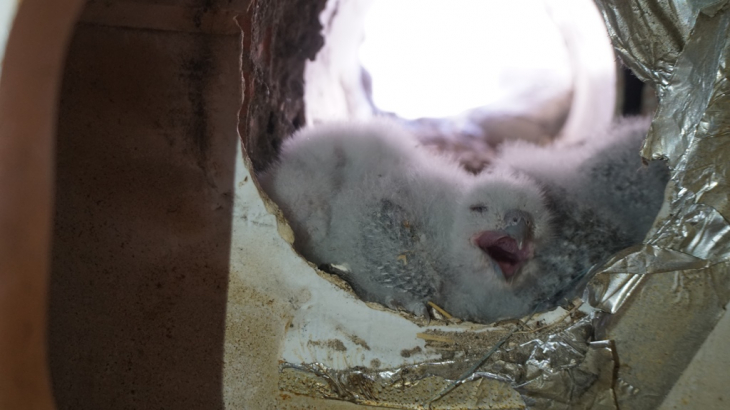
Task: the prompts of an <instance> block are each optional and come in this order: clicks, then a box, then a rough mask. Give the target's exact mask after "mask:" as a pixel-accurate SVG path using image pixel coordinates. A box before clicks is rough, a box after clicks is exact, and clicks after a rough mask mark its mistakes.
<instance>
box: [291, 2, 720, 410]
mask: <svg viewBox="0 0 730 410" xmlns="http://www.w3.org/2000/svg"><path fill="white" fill-rule="evenodd" d="M596 3H597V5H598V7H599V9H600V10H601V13H602V14H603V16H604V19H605V21H606V23H607V25H608V31H609V34H610V36H611V39H612V41H613V44H614V46H615V48H616V50H617V53H618V55H619V56H620V58H621V60H622V61H623V62H624V63H625V64H626V65H627V66H629V67H630V68H631V69H632V70H633V71H634V72H635V73H636V74H637V76H639V77H640V78H641V79H642V80H644V81H646V82H648V83H649V84H650V85H652V86H653V87H654V88H655V89H656V91H657V95H658V96H659V100H660V104H659V108H658V111H657V113H656V115H655V118H654V122H653V123H652V127H651V130H650V132H649V135H648V137H647V141H646V143H645V145H644V148H643V150H642V155H643V156H644V157H645V158H647V159H664V160H666V161H668V164H669V165H670V167H671V171H672V176H671V182H670V184H669V186H668V188H667V193H666V203H665V207H664V209H663V210H662V212H661V213H660V216H659V217H658V219H657V222H656V224H655V226H654V228H653V229H652V231H651V232H650V233H649V234H648V235H647V238H646V240H645V243H644V244H642V245H639V246H636V247H633V248H629V249H626V250H625V251H623V252H621V253H620V254H618V255H615V256H614V257H613V258H612V259H611V260H610V261H609V262H608V263H606V265H605V266H604V267H602V268H601V269H600V271H599V273H598V274H597V275H596V276H595V277H594V279H593V280H592V281H591V282H590V284H589V286H588V287H587V289H586V294H585V296H584V298H583V300H584V301H586V302H587V303H588V304H590V305H591V306H592V307H593V308H592V309H591V308H587V305H583V306H581V307H580V308H578V307H577V303H579V302H576V305H575V306H572V307H571V306H568V307H566V308H565V309H562V310H560V309H559V310H560V311H562V312H565V315H564V316H563V317H560V318H559V319H558V320H553V321H552V322H551V323H550V324H547V325H546V324H545V323H542V322H541V320H540V317H539V315H538V316H536V317H534V318H529V319H525V321H524V322H520V321H518V322H511V323H506V324H502V325H501V326H498V327H496V328H490V329H488V330H487V331H485V332H483V333H482V334H476V333H474V332H473V331H471V330H464V331H463V332H461V333H459V334H457V332H455V333H453V334H451V335H449V334H448V332H445V333H444V332H443V331H435V330H427V331H425V332H424V334H425V335H426V336H425V337H426V338H427V340H428V343H427V344H426V347H427V349H434V351H436V352H439V353H441V357H442V358H443V360H440V361H430V362H425V363H420V364H416V365H411V366H404V367H401V368H397V369H385V370H383V369H369V368H351V369H347V370H333V369H328V368H326V367H325V366H323V365H321V364H318V363H303V364H295V363H282V365H281V368H280V370H281V378H280V385H279V388H280V389H281V390H283V391H289V392H293V393H297V394H303V395H308V396H314V397H321V398H329V399H337V400H347V401H351V402H355V403H361V404H369V405H376V406H384V407H391V408H406V409H422V408H424V409H428V408H431V409H457V408H458V409H467V408H468V409H472V408H474V409H481V408H485V409H486V408H490V409H517V408H531V409H617V408H620V409H649V408H655V407H657V406H658V405H659V404H660V403H661V402H662V400H663V398H664V397H665V395H666V394H667V393H668V391H669V390H670V389H671V387H672V386H673V385H674V382H675V381H676V380H677V379H678V377H679V376H680V374H681V373H682V371H683V370H684V368H685V367H686V365H687V364H688V363H689V361H690V360H691V359H692V357H693V356H694V354H695V352H696V351H697V349H698V348H699V347H700V345H701V343H702V342H703V341H704V339H705V338H706V336H707V335H708V334H709V332H710V331H711V330H712V329H713V327H714V326H715V324H716V323H717V321H718V320H719V317H720V316H721V315H722V312H723V306H725V304H727V303H728V300H730V273H729V272H730V258H729V255H730V224H728V218H729V217H730V204H728V201H729V200H730V198H729V192H730V191H729V190H728V178H729V176H730V161H729V160H728V159H730V118H729V115H730V96H729V95H730V83H729V81H728V74H729V71H728V63H730V5H728V1H709V0H697V1H690V0H684V1H680V0H669V1H658V0H655V1H641V0H597V1H596ZM486 334H489V337H486V336H485V335H486ZM429 335H431V336H430V337H431V338H430V339H428V338H429ZM469 340H471V342H468V341H469ZM480 340H481V342H480ZM448 341H451V343H449V342H448ZM454 341H458V342H454Z"/></svg>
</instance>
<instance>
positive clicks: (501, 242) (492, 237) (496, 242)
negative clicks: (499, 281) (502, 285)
mask: <svg viewBox="0 0 730 410" xmlns="http://www.w3.org/2000/svg"><path fill="white" fill-rule="evenodd" d="M476 244H477V245H478V246H479V248H481V249H482V251H484V252H485V253H486V254H487V255H489V257H490V258H492V260H494V261H495V262H497V265H499V268H500V269H501V270H502V275H504V278H505V279H507V280H509V279H510V278H512V276H514V275H515V274H516V273H517V271H518V270H519V269H520V268H521V267H522V265H524V264H525V262H527V261H528V260H529V259H530V256H531V255H530V251H529V246H523V247H522V249H520V248H519V247H518V245H517V241H516V240H515V239H514V238H512V237H510V236H507V235H505V234H504V233H502V232H494V231H488V232H485V233H483V234H482V235H480V236H479V237H478V238H477V241H476Z"/></svg>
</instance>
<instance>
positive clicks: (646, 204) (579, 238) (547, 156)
mask: <svg viewBox="0 0 730 410" xmlns="http://www.w3.org/2000/svg"><path fill="white" fill-rule="evenodd" d="M648 126H649V120H648V119H644V118H639V119H623V120H621V121H618V122H616V123H615V124H613V125H612V127H611V128H610V129H609V130H607V131H606V132H605V133H603V134H600V135H597V136H596V137H594V138H593V139H590V140H588V141H586V142H584V143H582V144H576V145H574V146H570V147H555V146H536V145H532V144H528V143H522V142H518V143H513V144H510V145H507V146H506V147H504V148H503V150H502V152H501V153H500V155H499V156H498V160H497V161H496V163H495V165H494V167H495V168H496V169H502V170H503V169H504V168H505V167H507V168H510V169H514V170H518V171H519V172H522V173H524V174H526V175H529V176H530V177H532V178H533V179H534V180H535V181H537V182H538V183H539V184H540V186H541V188H542V190H543V192H544V198H545V203H546V205H547V207H548V208H549V211H550V213H551V217H552V237H551V238H550V240H549V241H546V242H545V244H544V245H543V246H541V247H537V248H536V249H535V259H534V263H535V265H536V266H538V267H539V268H538V269H540V270H541V271H542V274H541V275H540V276H541V277H542V280H540V281H539V282H536V283H535V284H534V285H533V286H528V287H525V288H524V290H518V291H517V294H518V295H520V294H523V295H524V297H526V298H530V299H533V300H534V301H535V302H536V304H535V307H536V308H537V309H538V310H542V309H546V308H551V307H554V306H555V305H557V304H559V303H561V302H562V301H564V300H565V299H566V298H570V297H572V296H574V295H576V294H578V293H579V292H580V290H581V288H582V285H584V284H585V283H586V282H587V280H588V279H590V276H589V275H588V274H589V273H591V272H592V269H593V268H596V267H600V265H601V264H602V263H604V262H606V261H607V259H608V258H610V257H611V256H612V255H613V254H615V253H616V252H618V251H620V250H622V249H625V248H627V247H629V246H632V245H636V244H639V243H641V242H642V241H643V240H644V237H645V235H646V234H647V232H648V231H649V229H650V228H651V226H652V224H653V222H654V219H655V218H656V215H657V213H658V212H659V209H660V208H661V205H662V203H663V201H664V190H665V187H666V184H667V182H668V180H669V170H668V168H667V166H666V165H665V164H664V163H663V162H661V161H654V162H652V163H650V164H649V165H648V166H647V165H644V164H643V163H642V159H641V157H640V156H639V150H640V148H641V143H642V141H643V139H644V137H645V136H646V132H647V129H648Z"/></svg>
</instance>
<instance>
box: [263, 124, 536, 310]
mask: <svg viewBox="0 0 730 410" xmlns="http://www.w3.org/2000/svg"><path fill="white" fill-rule="evenodd" d="M261 182H262V186H263V187H264V189H265V190H266V191H267V192H268V193H269V195H270V196H271V197H272V199H274V201H276V202H277V203H278V204H279V205H280V207H281V208H282V210H283V211H284V213H285V215H286V216H287V218H288V219H289V221H290V223H291V225H292V228H293V229H294V233H295V247H296V248H297V249H298V250H299V251H300V252H301V253H302V254H303V255H304V256H305V257H307V258H308V259H309V260H311V261H312V262H314V263H316V264H318V265H336V266H343V267H345V269H344V270H341V271H339V272H337V273H338V274H340V275H341V276H343V277H344V279H345V280H347V281H348V282H349V283H350V284H351V285H352V286H353V289H354V290H355V292H356V293H357V294H358V295H359V296H360V297H361V298H363V299H364V300H366V301H374V302H379V303H381V304H384V305H386V306H388V307H391V308H402V309H405V310H408V311H410V312H413V313H415V314H417V315H426V314H427V309H426V303H427V302H428V301H434V302H436V303H437V304H441V305H443V306H445V307H446V308H447V310H448V309H449V307H450V306H451V307H453V309H454V310H455V312H456V316H457V317H462V318H465V319H471V320H476V321H482V322H485V321H490V320H493V319H494V318H498V317H503V316H518V315H521V314H522V313H523V311H524V308H523V306H524V305H528V304H529V303H530V302H531V301H525V300H524V298H517V299H515V297H514V295H513V294H512V293H510V292H509V290H510V289H513V288H518V287H519V284H522V283H527V282H528V281H526V280H525V279H523V275H522V274H521V273H519V274H518V272H521V271H530V269H529V268H528V267H527V265H529V260H530V258H531V257H532V248H533V247H534V246H535V244H536V243H537V241H539V240H540V239H541V238H542V237H543V236H544V235H545V232H546V229H547V228H546V227H545V226H546V224H547V223H546V218H547V213H546V210H545V209H544V208H542V207H541V206H540V192H539V189H538V188H537V187H536V186H535V185H534V184H531V183H530V182H529V179H527V178H525V177H516V176H514V175H510V174H499V175H497V174H489V175H484V176H479V177H475V176H473V175H471V174H468V173H466V172H465V171H464V170H462V169H461V168H459V166H458V164H456V163H455V162H453V161H450V160H447V159H445V158H442V157H438V156H434V155H433V154H429V153H427V152H425V151H424V150H423V149H422V148H421V147H419V146H417V143H416V141H415V139H413V137H411V136H410V135H409V134H405V133H403V132H402V131H399V130H398V129H396V128H394V126H392V125H389V124H386V123H382V122H378V121H376V122H371V123H360V124H358V123H355V124H353V123H347V124H327V125H320V126H317V127H314V128H310V129H308V130H305V131H302V132H300V133H298V134H296V135H294V136H293V137H292V139H291V140H289V141H287V142H286V143H285V144H284V146H283V147H282V152H281V157H280V160H279V161H278V162H277V163H276V164H274V165H273V166H272V167H271V168H270V169H269V170H267V171H266V172H265V173H264V174H262V175H261ZM536 226H537V228H536ZM523 265H525V266H523ZM527 276H528V275H524V277H527ZM470 281H473V282H472V283H471V286H470ZM457 299H458V301H457ZM513 299H514V300H513ZM500 301H502V302H500ZM470 305H475V306H476V308H470V307H468V306H470ZM518 305H519V309H518V311H517V312H514V313H510V312H509V311H510V309H514V308H517V307H518ZM493 308H494V309H498V312H497V313H493V312H491V311H490V309H493Z"/></svg>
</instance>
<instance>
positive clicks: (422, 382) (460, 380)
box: [279, 310, 616, 409]
mask: <svg viewBox="0 0 730 410" xmlns="http://www.w3.org/2000/svg"><path fill="white" fill-rule="evenodd" d="M594 321H595V315H594V314H586V313H584V312H581V311H578V310H574V311H572V312H571V313H569V314H568V315H566V317H565V318H564V320H561V321H558V322H556V323H555V324H554V325H553V326H554V327H555V328H553V329H548V330H547V331H544V330H545V329H544V326H541V324H540V322H539V321H534V322H533V326H529V325H528V324H522V323H518V324H515V323H512V324H507V325H504V326H502V329H500V330H495V333H499V332H501V333H502V334H503V335H504V336H503V337H501V338H500V339H499V341H498V342H497V343H494V341H492V340H487V341H485V342H484V343H480V337H478V336H477V337H473V335H471V336H467V335H465V334H463V333H459V332H438V333H430V334H431V336H432V338H431V339H428V340H429V341H430V342H429V343H428V344H427V348H431V349H435V350H436V351H440V352H442V355H443V356H444V357H453V358H451V359H444V360H440V361H433V362H425V363H419V364H416V365H412V366H405V367H401V368H398V369H387V370H372V369H366V368H355V369H348V370H339V371H338V370H333V369H328V368H327V367H326V366H324V365H322V364H320V363H311V364H303V365H293V364H289V363H284V364H282V365H281V372H282V377H281V378H280V386H279V388H280V389H281V390H287V391H290V392H293V393H298V394H305V395H315V396H316V397H320V398H327V399H339V400H346V401H351V402H354V403H360V404H368V405H376V406H383V407H395V408H406V409H463V408H468V409H522V408H525V407H526V406H529V407H530V408H536V409H543V408H544V409H548V408H549V409H572V408H576V406H578V407H580V406H588V407H592V408H606V409H615V408H616V407H615V405H614V403H615V399H614V395H613V391H612V386H613V383H614V380H613V373H614V368H615V363H616V362H615V355H614V351H613V349H612V346H611V344H610V343H609V342H606V341H601V342H589V340H591V338H592V335H593V322H594ZM535 326H536V328H534V327H535ZM449 340H451V342H449Z"/></svg>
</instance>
